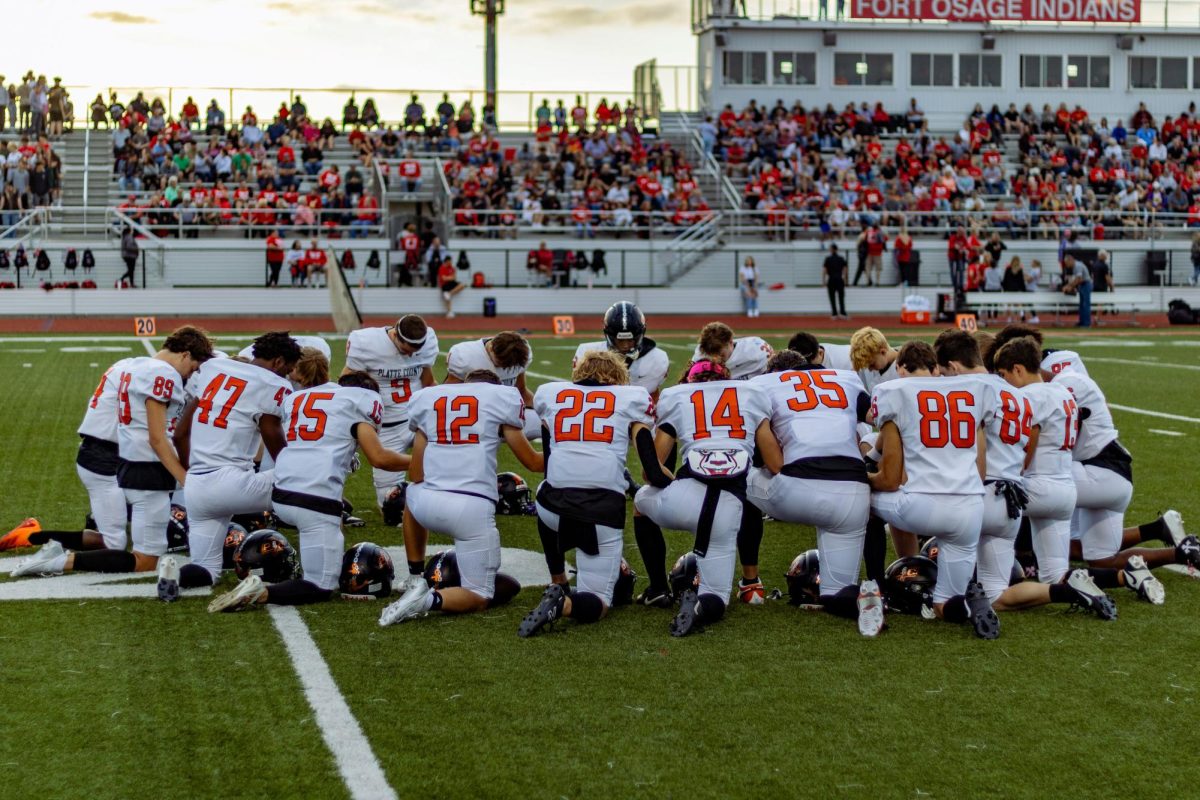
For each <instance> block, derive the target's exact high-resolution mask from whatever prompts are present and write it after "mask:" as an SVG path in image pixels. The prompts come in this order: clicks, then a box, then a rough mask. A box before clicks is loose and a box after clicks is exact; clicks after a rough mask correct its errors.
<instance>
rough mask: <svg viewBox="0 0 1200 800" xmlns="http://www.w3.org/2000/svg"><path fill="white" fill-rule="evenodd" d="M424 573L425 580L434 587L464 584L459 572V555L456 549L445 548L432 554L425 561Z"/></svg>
mask: <svg viewBox="0 0 1200 800" xmlns="http://www.w3.org/2000/svg"><path fill="white" fill-rule="evenodd" d="M424 574H425V580H426V581H427V582H428V583H429V586H430V588H433V589H441V588H443V587H446V588H449V587H453V586H461V585H462V581H461V578H460V576H459V574H458V556H456V555H455V554H454V550H443V551H442V552H440V553H435V554H434V555H431V556H430V557H429V560H428V561H426V562H425V573H424Z"/></svg>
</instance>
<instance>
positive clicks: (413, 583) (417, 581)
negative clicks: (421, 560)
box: [396, 573, 429, 595]
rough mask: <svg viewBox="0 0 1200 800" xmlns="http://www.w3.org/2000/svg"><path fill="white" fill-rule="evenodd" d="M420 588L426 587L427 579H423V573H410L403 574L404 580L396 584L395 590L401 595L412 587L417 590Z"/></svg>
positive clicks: (427, 585)
mask: <svg viewBox="0 0 1200 800" xmlns="http://www.w3.org/2000/svg"><path fill="white" fill-rule="evenodd" d="M422 588H424V589H428V588H429V581H427V580H425V576H424V575H413V574H411V573H410V574H408V575H405V576H404V580H402V581H400V583H399V584H398V585H397V586H396V592H397V593H398V594H402V595H403V594H408V593H409V592H411V591H413V590H414V589H418V590H419V589H422Z"/></svg>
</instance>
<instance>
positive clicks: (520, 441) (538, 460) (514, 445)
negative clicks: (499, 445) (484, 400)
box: [413, 425, 546, 472]
mask: <svg viewBox="0 0 1200 800" xmlns="http://www.w3.org/2000/svg"><path fill="white" fill-rule="evenodd" d="M501 430H502V431H503V433H504V441H505V442H507V443H508V447H509V449H511V450H512V451H513V455H514V456H516V457H517V461H520V462H521V465H522V466H524V467H525V469H528V470H531V471H533V472H545V471H546V457H545V456H543V455H542V454H541V453H539V452H538V451H537V450H534V449H533V445H531V444H530V443H529V440H528V439H526V438H525V434H524V433H523V432H522V431H521V429H520V428H514V427H513V426H511V425H505V426H503V427H502V428H501ZM413 449H414V452H415V450H416V448H415V447H414V448H413Z"/></svg>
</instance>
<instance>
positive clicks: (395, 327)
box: [392, 319, 426, 347]
mask: <svg viewBox="0 0 1200 800" xmlns="http://www.w3.org/2000/svg"><path fill="white" fill-rule="evenodd" d="M403 321H404V320H403V319H402V320H400V322H403ZM400 322H397V323H396V324H395V325H393V326H392V329H393V330H394V331H396V338H398V339H399V340H400V341H402V342H405V343H407V344H411V345H412V346H413V347H420V346H421V345H423V344H425V338H426V337H425V336H422V337H421V338H420V339H410V338H408V337H407V336H405V335H404V334H403V333H401V332H400Z"/></svg>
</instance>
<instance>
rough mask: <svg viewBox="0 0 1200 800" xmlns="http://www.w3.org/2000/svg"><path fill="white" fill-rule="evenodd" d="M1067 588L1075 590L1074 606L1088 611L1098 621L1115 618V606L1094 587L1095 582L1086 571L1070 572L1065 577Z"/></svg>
mask: <svg viewBox="0 0 1200 800" xmlns="http://www.w3.org/2000/svg"><path fill="white" fill-rule="evenodd" d="M1067 586H1069V587H1071V588H1072V589H1073V590H1075V598H1076V599H1075V602H1074V603H1073V605H1074V606H1077V607H1079V608H1082V609H1085V610H1087V611H1090V612H1092V613H1093V614H1095V615H1096V616H1097V617H1099V618H1100V619H1104V620H1114V619H1116V618H1117V606H1116V604H1115V603H1113V601H1112V598H1111V597H1109V596H1108V595H1107V594H1105V593H1104V590H1103V589H1101V588H1100V587H1099V586H1097V585H1096V581H1094V580H1093V579H1092V576H1091V575H1090V574H1088V571H1087V570H1086V569H1075V570H1071V574H1070V575H1068V576H1067Z"/></svg>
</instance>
